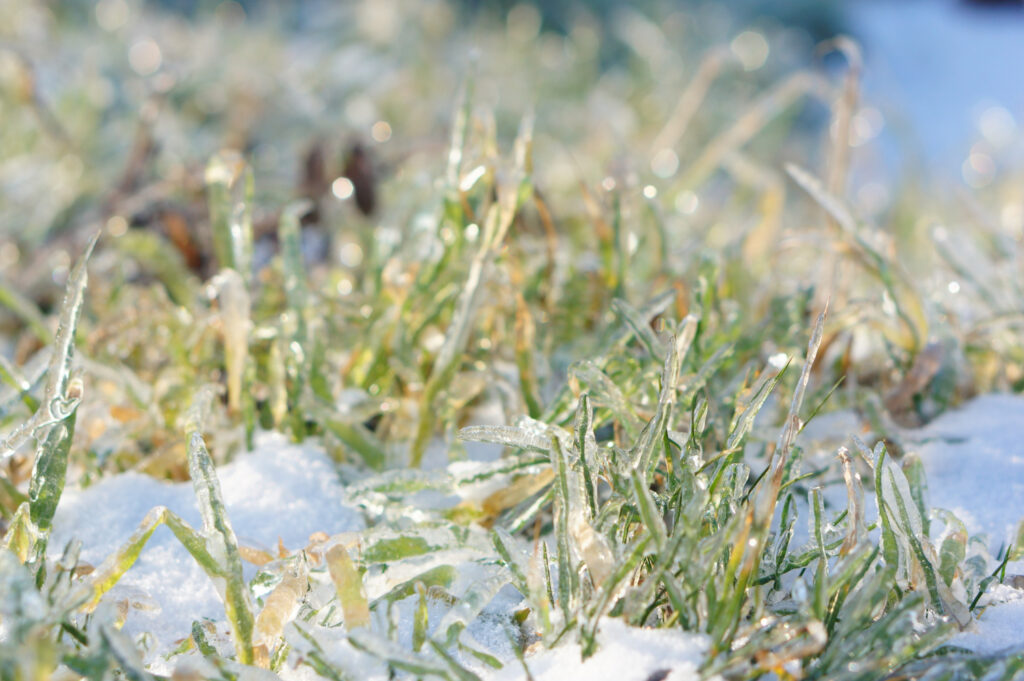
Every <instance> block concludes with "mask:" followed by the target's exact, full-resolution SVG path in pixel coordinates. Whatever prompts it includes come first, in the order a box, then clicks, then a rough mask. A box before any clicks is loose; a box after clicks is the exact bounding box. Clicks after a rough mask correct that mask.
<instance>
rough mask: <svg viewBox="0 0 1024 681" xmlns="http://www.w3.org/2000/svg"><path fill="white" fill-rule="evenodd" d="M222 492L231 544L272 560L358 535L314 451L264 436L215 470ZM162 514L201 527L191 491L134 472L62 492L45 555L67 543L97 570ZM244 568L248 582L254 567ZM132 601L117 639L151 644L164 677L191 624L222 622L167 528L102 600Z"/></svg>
mask: <svg viewBox="0 0 1024 681" xmlns="http://www.w3.org/2000/svg"><path fill="white" fill-rule="evenodd" d="M218 477H219V478H220V483H221V491H222V494H223V496H224V502H225V504H226V506H227V510H228V517H229V518H230V519H231V523H232V526H233V527H234V530H235V534H236V535H237V536H238V541H239V543H240V544H241V545H243V546H249V547H251V548H258V549H263V550H270V551H272V552H276V547H277V542H278V539H279V538H280V540H281V541H282V542H283V543H284V545H285V546H286V547H287V548H289V549H296V548H301V547H303V546H305V545H306V544H307V543H308V542H309V535H310V534H312V533H314V532H326V533H327V534H329V535H331V534H337V533H340V532H346V531H353V530H359V529H362V528H363V527H364V522H363V518H362V515H361V514H360V513H359V512H358V510H356V509H355V508H352V507H350V506H348V505H346V504H345V490H344V488H343V487H342V485H341V483H340V482H339V481H338V478H337V474H336V473H335V468H334V465H333V464H332V463H331V461H330V459H329V458H328V457H327V455H326V454H324V453H323V452H322V451H321V450H319V449H317V448H314V447H309V446H297V445H293V444H290V443H289V442H288V441H287V440H286V439H285V438H284V437H283V436H281V435H277V434H262V435H261V436H260V437H259V438H258V440H257V443H256V447H255V448H254V451H253V452H251V453H249V454H245V455H242V456H239V457H238V458H237V459H236V460H235V461H232V462H231V463H229V464H227V465H225V466H223V467H221V468H220V469H218ZM161 505H162V506H166V507H167V508H169V509H170V510H171V511H173V512H174V513H177V514H178V515H180V516H181V517H182V518H183V519H184V520H185V521H186V522H187V523H189V524H190V525H192V526H193V527H196V528H199V527H201V525H202V521H201V519H200V516H199V510H198V508H197V506H196V502H195V495H194V493H193V491H192V485H191V483H188V482H185V483H167V482H161V481H158V480H154V479H153V478H150V477H148V476H145V475H141V474H139V473H122V474H121V475H116V476H111V477H107V478H104V479H103V480H101V481H100V482H98V483H96V484H95V485H92V486H91V487H88V488H85V489H75V488H68V489H66V490H65V492H64V496H63V497H62V498H61V502H60V505H59V506H58V508H57V515H56V517H55V518H54V533H53V538H52V540H51V542H50V546H51V551H53V552H59V551H61V550H62V549H63V547H64V545H65V544H66V543H67V542H68V541H69V540H71V539H72V538H73V537H75V538H78V539H80V540H81V541H82V554H81V558H82V560H83V561H85V562H88V563H90V564H92V565H99V564H100V563H101V562H103V559H104V558H106V557H107V556H108V555H110V554H111V553H114V552H115V551H116V550H117V549H118V547H120V546H121V544H122V543H124V542H125V541H126V540H127V539H128V537H129V536H130V535H131V534H132V532H133V531H134V530H135V529H136V528H137V527H138V524H139V523H140V522H141V521H142V519H143V517H145V515H146V513H147V512H148V511H149V510H150V509H151V508H153V507H154V506H161ZM246 565H247V568H246V569H247V574H246V577H247V578H251V577H252V576H254V574H255V568H253V567H252V566H250V565H248V564H246ZM123 599H129V600H130V601H132V602H133V603H137V604H138V605H139V606H141V607H142V608H144V609H139V608H138V607H136V608H133V609H132V610H130V611H129V613H128V616H127V619H126V622H125V627H124V631H126V632H127V633H128V634H129V635H131V636H132V637H136V636H138V635H140V634H142V633H143V632H147V631H148V632H150V634H152V636H153V637H154V641H153V642H152V644H151V647H150V650H149V654H148V655H147V658H146V661H147V663H155V664H154V666H153V667H152V669H153V670H154V671H156V672H161V671H168V670H167V669H166V668H165V665H166V663H164V662H163V661H162V660H160V659H159V656H161V655H165V654H166V653H168V652H169V651H170V650H172V649H173V648H174V647H175V644H176V642H177V641H179V640H180V639H183V638H185V637H187V636H188V635H189V632H190V631H191V627H192V622H193V621H194V620H199V619H202V618H209V619H212V620H214V621H218V622H221V621H222V620H223V619H224V606H223V605H222V604H221V601H220V599H219V598H218V596H217V592H216V590H215V589H214V586H213V583H212V582H211V581H210V578H209V577H208V576H207V575H206V573H205V572H203V570H202V568H200V567H199V565H198V564H197V563H196V562H195V560H193V559H192V557H191V556H190V555H189V554H188V552H187V551H186V550H185V548H184V547H183V546H182V545H181V544H180V543H179V542H178V540H177V539H175V537H174V535H173V534H171V531H170V530H168V529H167V528H166V527H159V528H157V530H156V532H154V533H153V536H152V537H151V538H150V540H149V542H148V543H147V544H146V547H145V549H143V551H142V554H141V555H140V556H139V559H138V561H137V562H136V563H135V565H133V566H132V568H131V569H130V570H128V572H127V573H125V575H124V576H123V577H122V578H121V580H120V582H118V584H117V585H116V586H115V587H114V588H113V589H112V590H111V592H110V594H109V600H112V601H120V600H123Z"/></svg>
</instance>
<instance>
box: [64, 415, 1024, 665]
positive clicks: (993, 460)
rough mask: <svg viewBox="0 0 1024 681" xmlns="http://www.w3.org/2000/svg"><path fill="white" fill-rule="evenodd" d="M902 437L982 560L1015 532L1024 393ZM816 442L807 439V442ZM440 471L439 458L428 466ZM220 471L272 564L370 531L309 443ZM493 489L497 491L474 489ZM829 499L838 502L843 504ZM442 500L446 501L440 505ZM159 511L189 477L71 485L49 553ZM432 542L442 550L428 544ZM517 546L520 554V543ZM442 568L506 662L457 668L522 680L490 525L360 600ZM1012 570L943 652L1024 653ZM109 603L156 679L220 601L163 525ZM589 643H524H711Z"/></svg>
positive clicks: (613, 653) (512, 601)
mask: <svg viewBox="0 0 1024 681" xmlns="http://www.w3.org/2000/svg"><path fill="white" fill-rule="evenodd" d="M826 421H828V422H829V426H830V427H829V428H828V430H830V431H831V433H832V435H834V436H837V437H844V436H845V437H848V436H849V435H852V434H854V433H855V432H856V430H857V422H856V419H851V418H845V417H843V416H842V413H840V416H838V417H827V416H826V417H823V418H822V419H821V420H820V421H818V423H817V424H816V426H815V427H816V428H817V427H821V426H822V424H823V423H824V422H826ZM819 429H820V428H819ZM807 435H808V433H804V436H807ZM902 438H903V441H904V442H905V443H906V444H907V445H908V449H910V450H912V451H916V452H917V454H918V455H919V456H920V458H921V460H922V462H923V463H924V467H925V470H926V472H927V478H928V486H929V497H930V502H929V503H930V505H931V506H932V507H941V508H946V509H948V510H950V511H953V512H954V513H955V514H956V515H957V516H959V517H960V518H961V519H962V520H963V521H964V523H965V524H966V526H967V529H968V531H969V532H970V533H971V534H974V535H980V534H982V533H984V534H986V535H987V536H988V545H989V546H991V547H992V552H993V554H995V553H996V551H998V550H999V548H1000V546H1003V545H1005V544H1007V543H1008V542H1009V541H1010V540H1011V539H1012V538H1013V533H1014V532H1015V528H1016V526H1017V523H1018V522H1019V521H1020V520H1021V519H1022V518H1024V398H1021V397H1017V396H1010V395H989V396H984V397H980V398H978V399H976V400H974V401H972V402H971V403H969V404H967V405H965V406H964V407H963V408H961V409H959V410H956V411H951V412H949V413H947V414H945V415H943V416H942V417H940V418H939V419H936V420H935V421H934V422H933V423H931V424H929V425H928V426H927V427H925V428H922V429H919V430H910V431H904V432H903V433H902ZM812 439H814V440H817V439H818V438H816V437H815V438H807V441H809V440H812ZM470 454H475V452H472V453H470ZM493 455H494V452H487V456H482V457H481V458H491V457H492V456H493ZM438 456H439V455H438ZM473 458H476V457H473ZM480 465H484V464H481V463H479V462H474V461H463V462H458V463H450V464H448V465H447V467H446V468H447V470H448V472H449V473H451V474H455V475H456V476H458V473H459V472H460V471H462V472H465V471H463V469H472V468H473V467H474V466H480ZM442 466H443V464H442V463H441V462H440V460H438V462H437V467H438V468H441V467H442ZM218 475H219V477H220V482H221V487H222V490H223V495H224V498H225V502H226V504H227V510H228V515H229V517H230V519H231V522H232V524H233V526H234V529H235V532H236V534H237V536H238V538H239V543H240V544H241V545H243V546H246V547H251V548H255V549H259V550H262V551H266V552H268V553H270V554H274V555H276V554H277V546H278V541H279V540H280V542H281V543H282V544H283V545H284V547H285V548H286V549H288V550H290V551H293V550H295V549H298V548H302V547H304V546H306V545H307V544H308V542H309V538H310V535H311V534H313V533H325V534H327V535H331V536H336V535H339V534H341V533H354V534H352V535H350V536H351V537H354V539H353V540H352V542H351V543H350V546H354V545H356V544H358V538H359V537H361V536H364V534H363V533H361V532H360V531H361V530H365V529H366V527H365V522H364V513H363V511H361V510H360V509H359V508H357V507H356V506H355V504H354V503H353V502H351V501H348V500H347V497H346V490H345V488H344V486H343V485H342V484H341V482H340V481H339V479H338V475H337V472H336V468H335V466H334V464H333V463H332V462H331V460H330V459H329V458H328V457H327V455H326V454H325V453H324V452H323V451H322V450H321V449H320V448H319V447H318V446H316V445H313V444H304V445H301V446H299V445H294V444H290V443H289V442H288V441H287V440H286V439H285V438H284V437H282V436H280V435H275V434H262V435H261V436H260V437H259V438H258V439H257V446H256V448H255V450H254V451H253V452H251V453H248V454H242V455H240V456H239V457H238V458H237V459H236V460H235V461H233V462H232V463H230V464H227V465H225V466H223V467H221V468H219V469H218ZM470 491H472V490H470V489H469V488H467V489H464V490H459V491H458V492H457V493H456V496H465V494H466V493H468V492H470ZM478 491H479V490H478ZM489 491H492V490H484V492H489ZM840 491H841V490H840ZM869 492H870V490H869ZM842 494H845V492H842ZM868 497H869V498H868V499H867V500H866V502H867V503H866V506H867V510H868V513H867V515H868V516H869V520H870V519H871V518H873V517H874V516H875V515H876V514H875V512H874V501H873V499H871V498H870V494H869V495H868ZM837 501H839V503H844V502H843V501H842V499H838V500H837ZM450 502H451V500H446V501H445V503H443V504H441V505H442V506H446V505H449V504H450ZM158 505H164V506H167V507H168V508H170V509H171V510H172V511H174V512H175V513H178V514H179V515H181V516H182V517H183V518H184V519H185V520H186V521H187V522H189V523H190V524H192V525H193V526H194V527H199V526H200V525H201V521H200V518H199V513H198V510H197V507H196V504H195V500H194V495H193V491H192V486H191V484H189V483H179V484H169V483H164V482H158V481H156V480H153V479H151V478H148V477H146V476H143V475H138V474H134V473H125V474H122V475H117V476H112V477H110V478H106V479H104V480H102V481H100V482H99V483H97V484H95V485H93V486H91V487H89V488H86V489H84V490H83V489H73V488H69V489H68V490H66V491H65V495H64V498H63V500H62V501H61V504H60V507H59V510H58V513H57V518H56V522H55V527H56V531H55V536H54V540H53V541H52V542H51V547H52V550H53V551H59V550H60V547H63V545H64V543H65V542H66V541H68V540H69V539H71V538H72V537H77V538H79V539H81V540H82V542H83V550H82V559H83V560H84V561H86V562H88V563H91V564H93V565H98V564H99V563H100V562H102V561H103V559H104V558H105V557H107V556H108V555H110V554H111V553H113V552H114V551H115V550H116V549H117V548H118V547H119V546H120V545H121V544H123V543H124V541H125V540H126V539H127V538H128V537H129V536H130V535H131V534H132V532H133V531H134V530H135V529H136V527H137V526H138V523H139V522H140V521H141V520H142V518H143V517H144V516H145V515H146V513H147V512H148V511H149V510H150V509H151V508H153V507H154V506H158ZM426 506H427V507H429V506H430V504H426ZM416 515H417V514H416V513H412V515H410V516H409V517H407V518H404V519H401V518H400V519H397V521H396V522H397V525H398V526H403V525H404V526H413V525H416V523H417V522H419V521H418V520H417V517H413V516H416ZM391 520H395V519H391ZM801 524H802V523H801ZM374 531H377V530H374ZM431 531H432V530H431ZM438 531H440V530H438ZM934 539H935V538H934V537H933V540H934ZM430 543H431V544H434V543H435V542H430ZM437 544H438V545H444V544H445V542H443V541H440V540H439V541H438V542H437ZM522 548H523V549H524V550H527V549H528V547H526V546H525V545H524V546H523V547H522ZM442 565H456V566H457V573H458V574H457V575H456V577H455V578H454V582H453V583H452V584H451V585H450V587H449V591H450V593H452V594H454V595H456V596H459V595H463V594H466V593H468V592H470V591H472V590H473V589H475V588H478V587H479V586H480V585H481V584H486V583H488V582H490V583H493V584H496V585H497V586H496V587H495V588H494V589H493V590H491V591H489V592H487V594H488V595H487V596H486V599H487V600H485V601H484V602H487V601H489V602H490V604H489V605H488V606H487V607H486V608H484V610H483V611H482V612H481V614H480V615H479V616H477V617H476V619H475V620H474V621H473V622H472V623H471V624H470V626H469V627H468V628H467V630H466V631H465V632H464V634H463V638H462V641H463V643H465V644H466V645H468V646H471V647H473V648H477V649H479V650H486V651H487V652H489V653H490V654H492V655H494V656H495V657H497V658H498V659H499V660H501V662H502V663H503V664H504V667H503V668H502V669H500V670H497V671H495V670H494V669H491V668H489V667H486V666H485V665H483V664H482V663H480V662H479V661H478V660H475V659H473V658H472V657H471V656H468V655H463V654H461V651H456V657H457V658H458V659H459V661H460V662H461V663H463V664H465V665H466V666H467V667H470V668H472V669H473V671H474V672H476V673H477V674H479V675H480V676H481V677H482V678H485V679H488V680H489V681H512V680H513V679H524V678H527V673H526V671H525V670H524V669H523V667H522V663H520V662H519V661H518V660H517V659H516V657H515V655H514V648H513V644H512V639H513V637H514V634H515V632H513V631H511V629H510V626H509V622H510V617H509V614H510V613H511V612H514V611H515V610H516V609H517V608H519V607H521V603H520V596H519V594H518V593H517V592H516V591H515V590H514V589H512V588H511V587H509V586H505V587H504V588H499V587H500V585H501V583H502V582H503V580H504V576H503V575H502V574H501V568H500V567H498V565H496V563H495V561H494V559H493V549H492V548H491V547H490V540H489V537H488V535H487V533H486V532H485V531H483V530H480V531H479V532H477V531H476V530H472V531H470V532H469V533H468V535H467V538H465V539H464V540H463V542H462V543H461V544H459V546H458V547H457V548H452V549H445V550H440V551H431V552H428V553H426V554H424V555H422V556H418V557H414V558H411V559H408V560H403V561H402V562H400V563H395V564H394V565H393V566H392V568H393V569H388V570H386V571H383V572H381V571H376V572H375V571H373V570H371V571H370V572H369V573H367V575H366V576H365V586H366V591H367V595H368V597H369V598H370V600H371V601H372V600H374V599H375V598H380V597H381V596H382V595H383V594H386V593H388V591H389V589H392V588H394V587H395V585H396V584H399V583H401V582H402V581H403V580H408V579H411V578H413V577H415V576H416V575H417V574H420V573H422V572H423V571H425V570H430V569H433V568H434V567H437V566H442ZM993 568H994V565H993ZM246 571H247V573H246V577H247V578H249V579H251V578H252V577H253V576H254V575H255V574H256V569H255V568H254V567H252V566H251V565H248V564H247V566H246ZM1013 575H1024V561H1021V562H1016V563H1010V564H1009V565H1008V568H1007V579H1006V583H1004V584H998V583H993V584H992V585H990V587H989V589H988V591H987V592H986V594H985V595H983V597H982V600H981V604H982V605H983V606H984V608H983V609H981V610H980V611H979V612H980V616H979V619H978V621H977V622H976V623H975V625H973V626H972V627H971V628H970V629H969V630H968V631H965V632H963V633H961V634H959V635H958V636H957V637H956V638H955V639H954V640H953V641H952V642H953V643H954V644H956V645H960V646H963V647H966V648H969V649H971V650H974V651H977V652H979V653H991V652H998V651H1003V650H1006V649H1007V648H1022V647H1024V590H1022V589H1021V588H1016V587H1017V586H1019V585H1020V584H1021V583H1022V582H1024V577H1021V578H1020V579H1016V580H1015V579H1013V578H1012V576H1013ZM331 588H332V587H331V586H330V584H329V583H324V584H321V585H320V586H319V587H314V589H313V590H312V591H311V592H310V598H311V599H312V600H316V601H319V602H320V603H326V602H327V601H328V600H329V599H330V598H331V593H327V592H328V591H331ZM485 591H486V590H485ZM332 593H333V592H332ZM481 593H483V592H481ZM495 594H496V595H495ZM107 600H108V601H111V602H115V603H117V602H125V601H128V602H130V603H132V607H131V608H130V609H129V610H128V612H127V618H126V622H125V631H126V632H127V633H128V634H129V635H131V636H132V637H134V638H138V637H140V635H142V634H143V633H144V632H148V633H149V640H148V643H147V642H146V640H145V639H143V641H144V644H146V645H147V646H148V654H147V656H146V661H147V663H148V664H150V665H152V669H153V670H154V671H158V672H168V671H170V670H171V669H173V667H174V666H175V664H178V663H179V661H187V659H188V658H187V657H185V656H182V657H181V658H172V659H171V660H170V661H168V660H166V659H165V658H164V656H165V655H166V654H167V653H168V652H170V651H171V650H173V649H174V647H175V646H176V645H177V643H178V642H180V641H181V640H183V639H185V638H186V637H187V636H188V635H189V632H190V629H191V626H192V623H193V621H196V620H201V619H203V618H208V619H209V620H211V621H213V622H215V623H216V625H217V628H218V629H221V630H224V629H225V628H226V626H225V624H224V613H223V605H222V604H221V602H220V599H219V598H218V597H217V594H216V592H215V590H214V588H213V585H212V584H211V582H210V579H209V578H208V577H207V576H206V574H205V573H204V572H203V571H202V570H201V568H200V567H199V566H198V565H197V564H196V563H195V561H194V560H193V559H192V558H191V557H190V556H189V554H188V553H187V552H186V551H185V549H184V548H182V546H181V545H180V544H179V543H178V542H177V540H176V539H175V538H174V537H173V535H172V534H171V532H170V531H169V530H167V529H166V528H163V527H161V528H159V529H157V531H156V533H155V534H154V535H153V537H152V538H151V540H150V542H149V544H148V545H147V546H146V548H145V550H144V551H143V552H142V555H141V557H140V558H139V560H138V562H137V563H136V564H135V565H134V566H133V567H132V568H131V569H130V570H129V571H128V572H127V573H126V574H125V575H124V577H123V578H122V579H121V581H120V583H119V584H118V585H117V586H116V587H115V588H114V589H113V590H112V592H111V593H110V594H109V595H108V596H107ZM417 602H418V601H417V599H416V598H415V597H408V598H402V599H400V600H398V601H397V602H396V603H395V606H394V607H395V608H397V612H396V613H395V615H396V617H395V619H394V620H393V621H396V622H398V630H397V632H395V633H396V634H397V640H398V641H399V642H400V643H402V644H404V645H405V646H409V645H410V644H411V640H412V621H413V619H414V612H415V608H416V603H417ZM448 611H449V608H448V606H446V605H444V603H442V602H435V601H431V604H430V606H429V613H428V615H429V622H430V623H429V629H430V630H437V627H438V626H442V625H441V623H442V621H443V620H444V618H445V617H446V616H447V615H448V614H449V613H448ZM379 615H381V613H380V612H377V611H375V612H374V617H376V618H377V619H378V620H381V621H378V622H375V623H374V625H375V626H374V628H375V629H377V630H382V627H386V626H387V623H386V621H384V620H383V619H382V617H380V616H379ZM285 634H286V638H287V639H288V640H289V642H291V643H292V645H293V646H294V650H295V653H294V654H297V653H299V652H301V650H302V649H303V643H302V639H301V637H296V636H295V632H292V633H291V634H289V633H288V631H286V632H285ZM309 634H310V636H311V637H312V639H311V640H315V642H316V644H317V645H318V646H319V648H320V649H321V651H322V654H323V656H324V657H325V658H326V659H327V660H328V661H330V662H331V663H332V664H335V665H337V666H338V667H339V668H342V669H344V670H346V671H348V672H350V673H351V674H353V678H360V679H367V680H370V681H376V680H377V679H380V680H381V681H383V680H385V679H387V678H389V677H388V674H389V672H388V670H387V667H386V666H385V665H384V664H383V663H381V662H380V661H379V659H378V658H375V657H373V656H371V655H369V654H367V653H365V652H359V651H358V650H356V649H354V648H353V647H352V646H351V645H350V644H349V643H348V641H347V640H346V634H345V630H344V627H337V626H334V627H331V626H328V627H323V626H316V627H311V628H310V629H309ZM599 641H600V644H601V645H600V647H599V651H598V652H597V653H596V655H594V656H593V657H591V658H590V659H588V660H587V661H586V662H583V661H581V659H580V651H579V647H578V646H577V645H576V643H575V642H573V641H572V640H569V638H568V637H567V639H566V641H565V642H563V643H562V644H561V645H559V646H558V647H556V648H555V649H553V650H537V651H531V650H529V649H528V651H527V655H526V658H525V663H526V664H527V665H528V666H529V669H530V675H532V678H533V679H536V681H563V680H565V681H571V680H573V679H580V680H581V681H582V680H584V679H585V680H586V681H645V680H646V679H648V678H659V679H660V678H666V679H670V680H672V681H684V680H696V679H698V678H699V675H698V673H697V669H698V667H699V666H700V664H701V662H702V660H703V659H704V655H705V653H706V650H707V640H706V639H705V638H704V637H702V636H699V635H694V634H686V633H683V632H680V631H660V630H643V629H636V628H630V627H628V626H627V625H625V624H623V623H622V622H621V621H619V620H612V619H606V620H604V621H603V622H602V624H601V628H600V631H599ZM666 674H667V676H666ZM280 676H281V678H283V679H314V678H318V677H316V675H315V674H314V673H313V671H312V670H311V669H309V668H308V667H304V666H299V667H296V666H295V665H294V664H293V661H289V662H288V663H286V664H285V667H284V669H283V670H282V672H281V674H280Z"/></svg>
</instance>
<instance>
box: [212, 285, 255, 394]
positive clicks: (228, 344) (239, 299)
mask: <svg viewBox="0 0 1024 681" xmlns="http://www.w3.org/2000/svg"><path fill="white" fill-rule="evenodd" d="M211 286H212V288H213V290H214V291H215V292H216V296H217V301H218V303H219V304H220V323H221V334H222V335H223V337H224V364H225V368H226V370H227V376H228V409H229V410H230V411H231V412H232V413H233V414H238V413H240V412H241V410H242V400H243V390H244V383H243V381H244V377H245V367H246V362H247V360H248V358H249V326H250V325H251V322H250V308H251V307H252V304H251V302H250V299H249V292H248V290H247V288H246V284H245V280H244V279H243V278H242V276H241V275H240V274H239V273H238V272H236V271H235V270H232V269H225V270H222V271H221V272H220V274H218V275H217V276H216V277H214V278H213V281H212V282H211Z"/></svg>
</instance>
